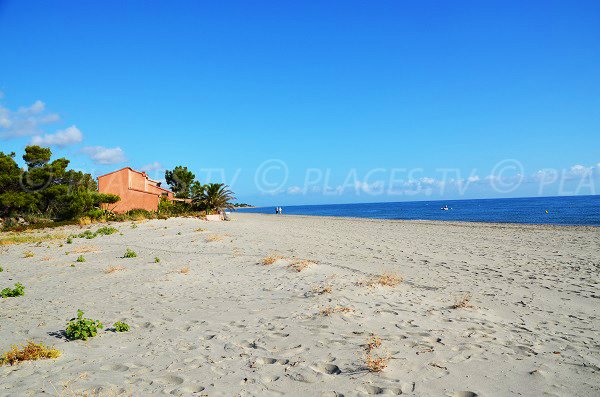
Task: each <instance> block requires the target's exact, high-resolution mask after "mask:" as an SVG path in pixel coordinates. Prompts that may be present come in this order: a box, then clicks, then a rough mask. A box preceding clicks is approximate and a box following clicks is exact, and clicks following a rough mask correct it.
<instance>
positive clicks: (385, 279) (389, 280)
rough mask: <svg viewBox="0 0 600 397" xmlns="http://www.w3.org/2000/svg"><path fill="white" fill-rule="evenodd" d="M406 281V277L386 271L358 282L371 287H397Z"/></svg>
mask: <svg viewBox="0 0 600 397" xmlns="http://www.w3.org/2000/svg"><path fill="white" fill-rule="evenodd" d="M403 281H404V277H402V276H400V275H399V274H394V273H384V274H381V275H379V276H374V277H370V278H369V279H367V280H365V281H362V282H360V283H358V284H359V285H364V286H367V287H370V288H373V287H376V286H382V287H396V286H398V285H399V284H400V283H402V282H403Z"/></svg>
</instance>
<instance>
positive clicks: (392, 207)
mask: <svg viewBox="0 0 600 397" xmlns="http://www.w3.org/2000/svg"><path fill="white" fill-rule="evenodd" d="M280 207H282V209H283V214H284V215H309V216H340V217H352V218H373V219H406V220H435V221H460V222H497V223H527V224H544V225H581V226H600V195H594V196H567V197H527V198H501V199H478V200H446V201H438V200H436V201H412V202H392V203H363V204H324V205H294V206H280ZM446 207H447V208H448V209H447V210H444V209H442V208H446ZM275 208H276V207H275V206H273V207H257V208H242V209H238V211H240V212H254V213H264V214H273V215H275Z"/></svg>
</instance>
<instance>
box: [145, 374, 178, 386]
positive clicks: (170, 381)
mask: <svg viewBox="0 0 600 397" xmlns="http://www.w3.org/2000/svg"><path fill="white" fill-rule="evenodd" d="M155 382H156V383H158V384H161V385H181V384H182V383H183V382H184V379H183V378H182V377H180V376H176V375H165V376H161V377H159V378H156V379H155V380H154V381H152V383H151V384H153V383H155Z"/></svg>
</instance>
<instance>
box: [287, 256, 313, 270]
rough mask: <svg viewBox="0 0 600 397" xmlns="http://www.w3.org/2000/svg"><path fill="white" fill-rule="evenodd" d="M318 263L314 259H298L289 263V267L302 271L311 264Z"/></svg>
mask: <svg viewBox="0 0 600 397" xmlns="http://www.w3.org/2000/svg"><path fill="white" fill-rule="evenodd" d="M317 263H318V262H317V261H315V260H312V259H296V260H294V261H292V263H290V264H289V265H288V268H289V269H292V270H294V271H296V272H301V271H303V270H306V269H307V268H308V267H309V266H311V265H316V264H317Z"/></svg>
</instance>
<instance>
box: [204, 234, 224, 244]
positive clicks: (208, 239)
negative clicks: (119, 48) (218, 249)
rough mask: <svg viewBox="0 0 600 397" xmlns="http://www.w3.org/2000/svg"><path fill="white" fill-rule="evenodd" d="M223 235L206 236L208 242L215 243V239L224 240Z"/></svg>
mask: <svg viewBox="0 0 600 397" xmlns="http://www.w3.org/2000/svg"><path fill="white" fill-rule="evenodd" d="M223 237H224V236H222V235H220V234H209V235H208V236H206V242H207V243H213V242H215V241H221V240H223Z"/></svg>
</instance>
